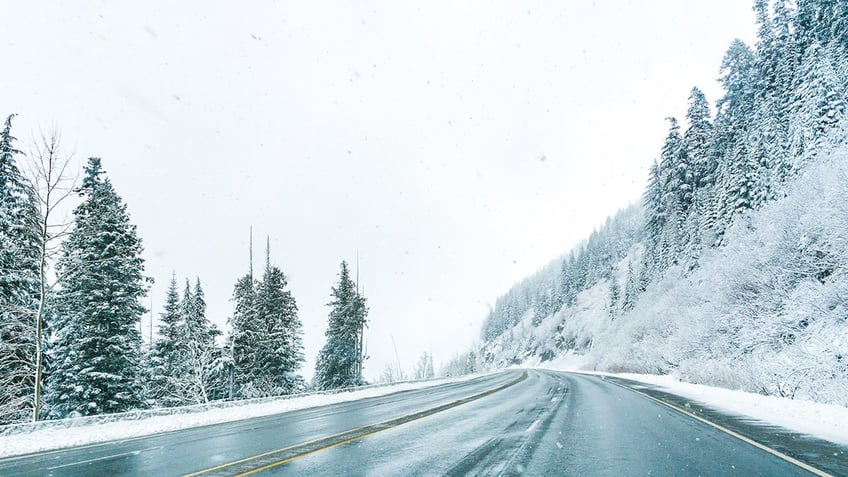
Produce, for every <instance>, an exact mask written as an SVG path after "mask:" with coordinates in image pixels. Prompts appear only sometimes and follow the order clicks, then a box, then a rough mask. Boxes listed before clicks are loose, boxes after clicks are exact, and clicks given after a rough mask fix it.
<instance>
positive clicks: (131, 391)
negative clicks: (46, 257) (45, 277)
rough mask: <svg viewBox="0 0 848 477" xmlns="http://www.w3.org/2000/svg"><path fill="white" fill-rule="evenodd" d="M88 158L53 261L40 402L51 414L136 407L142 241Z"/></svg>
mask: <svg viewBox="0 0 848 477" xmlns="http://www.w3.org/2000/svg"><path fill="white" fill-rule="evenodd" d="M104 174H105V173H104V171H103V169H102V167H101V162H100V159H98V158H91V159H89V161H88V165H87V166H86V168H85V177H84V179H83V182H82V186H81V187H80V189H79V195H80V197H81V199H82V203H81V204H80V205H79V206H78V207H77V208H76V209H75V210H74V218H75V221H76V226H75V228H74V230H73V231H72V232H71V234H70V235H69V236H68V238H67V240H66V241H65V242H64V243H63V244H62V255H61V257H60V259H59V262H58V276H59V279H60V285H61V289H60V290H59V292H58V294H57V302H58V304H57V308H58V310H57V315H58V316H57V320H56V322H55V323H54V324H53V329H54V330H55V333H56V342H55V345H54V346H53V348H52V350H51V352H52V355H53V358H54V361H53V368H52V372H51V374H50V378H49V381H48V383H47V390H48V392H47V394H46V395H45V400H46V401H47V402H48V403H49V404H50V407H51V408H50V414H51V415H52V416H54V417H66V416H73V415H82V416H87V415H94V414H101V413H113V412H122V411H127V410H130V409H134V408H138V407H140V406H141V405H142V386H141V383H140V382H139V379H138V378H139V364H140V363H139V358H140V349H141V335H140V333H139V330H138V323H139V320H140V318H141V315H142V314H143V312H144V308H143V307H142V306H141V305H140V303H139V299H140V298H141V297H143V296H144V294H145V293H146V288H147V287H146V283H145V282H146V278H145V277H144V275H143V272H144V261H143V259H142V258H141V251H142V245H141V239H139V238H138V236H137V234H136V227H135V226H134V225H132V224H131V223H130V218H129V215H128V214H127V207H126V205H125V204H124V203H123V202H122V200H121V198H120V197H118V195H117V194H116V193H115V190H114V188H113V186H112V183H111V181H109V179H107V178H105V177H104Z"/></svg>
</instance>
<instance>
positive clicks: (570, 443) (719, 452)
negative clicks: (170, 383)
mask: <svg viewBox="0 0 848 477" xmlns="http://www.w3.org/2000/svg"><path fill="white" fill-rule="evenodd" d="M128 425H132V424H128ZM519 474H522V475H533V476H535V475H575V476H596V475H597V476H604V475H610V476H612V475H614V476H624V475H638V476H643V475H658V476H664V475H669V476H671V475H674V476H678V475H683V476H688V475H704V476H707V475H709V476H724V475H727V476H731V475H732V476H738V475H744V476H758V475H762V476H794V475H813V474H811V473H810V472H808V471H807V470H804V469H803V468H801V467H799V466H798V465H796V464H793V463H791V462H788V461H787V460H784V459H782V458H781V457H779V456H777V455H774V454H773V453H770V452H769V451H767V450H763V449H761V448H758V447H755V446H754V445H752V444H750V443H747V442H744V441H743V440H740V439H739V438H737V437H734V436H732V435H731V434H729V433H727V432H724V431H722V430H720V429H717V428H715V427H713V426H711V425H708V424H705V423H704V422H701V421H699V420H696V419H694V418H692V417H690V416H688V415H686V414H683V413H681V412H679V411H677V410H675V409H672V408H670V407H668V406H666V405H663V404H661V403H658V402H656V401H655V400H653V399H651V398H650V397H647V396H645V395H644V394H640V393H637V392H634V391H633V390H631V389H628V388H625V387H622V386H621V385H620V384H617V383H614V382H611V380H605V379H601V378H599V377H595V376H586V375H579V374H571V373H559V372H553V371H540V370H527V371H520V370H511V371H506V372H502V373H498V374H494V375H488V376H484V377H480V378H476V379H473V380H470V381H467V382H462V383H452V384H445V385H440V386H435V387H431V388H425V389H419V390H415V391H404V392H399V393H395V394H390V395H387V396H381V397H376V398H369V399H363V400H360V401H353V402H347V403H340V404H334V405H329V406H324V407H318V408H312V409H305V410H301V411H293V412H289V413H285V414H280V415H277V416H274V417H265V418H259V419H251V420H245V421H239V422H233V423H227V424H220V425H215V426H207V427H201V428H194V429H188V430H183V431H175V432H170V433H165V434H159V435H155V436H149V437H143V438H137V439H131V440H125V441H120V442H115V443H107V444H97V445H91V446H85V447H79V448H72V449H66V450H61V451H54V452H46V453H41V454H36V455H30V456H23V457H18V458H12V459H4V460H0V475H15V476H29V475H52V476H89V475H139V476H149V475H151V476H152V475H155V476H166V475H196V476H201V475H202V476H209V475H297V476H300V475H319V476H325V475H352V476H360V475H362V476H367V475H374V476H393V475H448V476H454V475H519Z"/></svg>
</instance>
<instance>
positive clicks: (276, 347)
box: [255, 250, 304, 394]
mask: <svg viewBox="0 0 848 477" xmlns="http://www.w3.org/2000/svg"><path fill="white" fill-rule="evenodd" d="M286 285H287V282H286V277H285V275H284V274H283V272H282V271H281V270H280V269H279V268H277V267H275V266H272V265H271V258H270V250H266V260H265V273H264V275H263V277H262V282H261V283H260V284H259V288H258V290H257V293H256V306H255V309H256V319H257V320H259V322H260V324H261V326H262V331H263V336H262V340H261V341H260V346H259V349H258V353H259V365H260V366H261V368H260V369H261V375H262V376H261V379H262V382H263V383H264V386H265V387H266V388H267V392H272V393H274V394H289V393H292V392H295V391H299V390H301V389H302V388H303V378H301V377H300V375H298V374H297V371H298V370H299V369H300V367H301V366H302V364H303V361H304V356H303V342H302V338H301V335H302V325H301V323H300V319H299V318H298V316H297V304H296V302H295V299H294V297H293V296H292V294H291V292H290V291H289V290H286Z"/></svg>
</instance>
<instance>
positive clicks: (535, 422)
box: [524, 419, 539, 432]
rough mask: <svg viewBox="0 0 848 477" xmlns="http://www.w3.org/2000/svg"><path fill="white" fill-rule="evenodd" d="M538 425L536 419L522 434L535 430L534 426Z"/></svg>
mask: <svg viewBox="0 0 848 477" xmlns="http://www.w3.org/2000/svg"><path fill="white" fill-rule="evenodd" d="M538 425H539V420H538V419H536V420H535V421H533V424H530V427H528V428H527V430H526V431H524V432H530V431H532V430H533V429H535V428H536V426H538Z"/></svg>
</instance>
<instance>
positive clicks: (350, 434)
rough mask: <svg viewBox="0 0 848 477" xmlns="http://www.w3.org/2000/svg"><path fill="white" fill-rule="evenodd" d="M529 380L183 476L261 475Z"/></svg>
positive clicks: (504, 385) (521, 379)
mask: <svg viewBox="0 0 848 477" xmlns="http://www.w3.org/2000/svg"><path fill="white" fill-rule="evenodd" d="M525 379H527V371H524V372H523V373H522V374H521V376H519V377H518V378H517V379H514V380H512V381H510V382H508V383H506V384H502V385H500V386H498V387H496V388H493V389H489V390H488V391H483V392H481V393H478V394H474V395H471V396H468V397H465V398H462V399H458V400H456V401H451V402H449V403H446V404H442V405H439V406H436V407H432V408H430V409H425V410H424V411H418V412H415V413H412V414H406V415H403V416H400V417H396V418H393V419H389V420H386V421H382V422H378V423H375V424H368V425H365V426H361V427H357V428H354V429H348V430H346V431H343V432H339V433H337V434H332V435H330V436H325V437H319V438H317V439H313V440H310V441H306V442H301V443H299V444H295V445H291V446H288V447H283V448H281V449H276V450H272V451H268V452H263V453H262V454H257V455H254V456H251V457H246V458H244V459H239V460H235V461H232V462H228V463H225V464H221V465H217V466H215V467H210V468H208V469H203V470H199V471H197V472H193V473H190V474H185V475H184V476H183V477H196V476H198V475H203V474H212V473H213V472H216V471H219V470H223V469H226V468H230V467H236V466H239V465H240V464H245V467H249V466H251V465H250V464H248V463H249V462H252V461H260V462H255V463H254V465H258V466H257V467H253V468H249V469H247V470H244V471H241V472H239V471H238V470H235V472H236V473H235V474H232V475H236V476H239V477H241V476H247V475H252V474H255V473H257V472H262V471H264V470H268V469H271V468H274V467H277V466H280V465H283V464H286V463H288V462H291V461H293V460H295V459H299V458H301V457H305V456H308V455H311V454H315V453H316V452H320V451H323V450H327V449H331V448H333V447H337V446H340V445H344V444H348V443H350V442H354V441H358V440H360V439H364V438H365V437H368V436H372V435H374V434H377V433H380V432H383V431H387V430H389V429H394V428H395V427H398V426H400V425H402V424H406V423H407V422H412V421H414V420H417V419H421V418H424V417H427V416H431V415H433V414H436V413H438V412H441V411H446V410H448V409H451V408H454V407H457V406H459V405H462V404H466V403H469V402H471V401H475V400H477V399H480V398H483V397H486V396H489V395H492V394H494V393H496V392H498V391H502V390H504V389H506V388H508V387H510V386H513V385H515V384H518V383H520V382H521V381H524V380H525ZM290 452H294V455H288V456H285V457H283V456H280V457H281V458H274V457H272V456H274V455H275V454H286V453H290ZM264 458H271V459H272V460H271V461H270V462H268V463H267V464H263V463H262V462H261V460H262V459H264Z"/></svg>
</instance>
